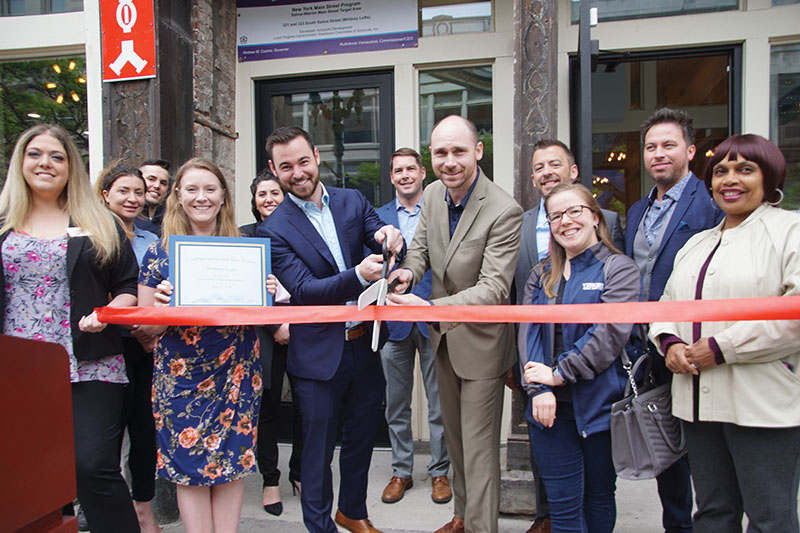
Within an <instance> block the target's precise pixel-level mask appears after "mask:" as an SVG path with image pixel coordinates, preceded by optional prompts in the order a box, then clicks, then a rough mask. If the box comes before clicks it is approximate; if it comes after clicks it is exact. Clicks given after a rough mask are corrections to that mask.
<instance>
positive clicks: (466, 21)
mask: <svg viewBox="0 0 800 533" xmlns="http://www.w3.org/2000/svg"><path fill="white" fill-rule="evenodd" d="M427 3H428V2H425V1H424V0H423V1H422V2H420V6H421V9H420V11H421V12H422V36H423V37H435V36H441V35H453V34H455V33H480V32H490V31H492V2H491V1H488V2H468V3H464V2H458V1H456V0H453V1H451V2H449V3H448V4H446V5H436V6H432V7H425V5H426V4H427Z"/></svg>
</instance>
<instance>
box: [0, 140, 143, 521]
mask: <svg viewBox="0 0 800 533" xmlns="http://www.w3.org/2000/svg"><path fill="white" fill-rule="evenodd" d="M0 250H2V269H0V278H2V282H3V290H2V291H0V310H2V315H0V316H2V321H3V333H5V334H6V335H13V336H15V337H23V338H28V339H33V340H40V341H47V342H55V343H58V344H60V345H61V346H63V347H64V349H65V350H66V352H67V355H68V356H69V373H70V381H71V383H72V386H71V392H72V413H73V425H74V436H75V470H76V480H77V492H78V498H79V499H80V502H81V506H82V508H83V510H84V512H85V514H86V519H87V521H88V523H89V527H90V528H91V530H92V531H93V532H94V533H104V532H113V533H127V532H138V531H139V525H138V522H137V520H136V514H135V513H134V510H133V505H132V503H131V498H130V495H129V494H128V486H127V485H126V484H125V480H124V479H123V478H122V474H121V472H120V467H119V455H120V447H119V443H120V438H121V431H122V425H121V419H122V404H123V399H124V394H125V384H126V383H127V382H128V378H127V377H126V374H125V362H124V360H123V358H122V350H123V348H122V341H121V339H120V335H119V330H118V328H117V327H116V326H109V327H106V324H103V323H101V322H99V321H98V320H97V316H96V315H95V313H94V312H93V308H95V307H101V306H104V305H108V306H112V307H113V306H119V307H125V306H133V305H136V274H137V272H138V269H137V266H136V259H135V257H134V255H133V250H132V249H131V246H130V244H128V243H127V240H126V239H125V235H124V232H123V231H122V229H121V228H120V227H119V226H118V225H117V224H116V223H115V222H114V218H113V216H112V215H111V213H109V212H108V211H107V210H106V209H105V208H104V207H103V206H102V204H101V203H100V202H99V201H98V199H97V197H96V196H95V195H94V194H92V191H91V185H90V182H89V177H88V176H87V175H86V170H85V168H84V163H83V160H82V159H81V156H80V154H79V152H78V149H77V147H76V146H75V143H74V142H73V141H72V140H71V139H70V137H69V134H67V132H66V131H65V130H64V129H62V128H61V127H59V126H53V125H48V124H42V125H38V126H34V127H32V128H29V129H28V130H26V131H25V132H24V133H23V134H22V135H21V136H20V138H19V140H18V141H17V144H16V146H15V147H14V153H13V154H12V156H11V161H10V163H9V167H8V175H7V176H6V182H5V185H4V186H3V192H2V193H0ZM32 386H35V383H33V384H32Z"/></svg>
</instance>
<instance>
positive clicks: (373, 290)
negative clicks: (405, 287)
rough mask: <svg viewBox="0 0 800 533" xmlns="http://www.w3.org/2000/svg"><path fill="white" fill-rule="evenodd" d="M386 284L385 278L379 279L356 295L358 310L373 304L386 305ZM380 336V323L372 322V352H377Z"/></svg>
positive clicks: (378, 321) (377, 321)
mask: <svg viewBox="0 0 800 533" xmlns="http://www.w3.org/2000/svg"><path fill="white" fill-rule="evenodd" d="M388 286H389V285H388V283H387V281H386V279H385V278H381V279H379V280H378V281H376V282H375V283H373V284H372V285H370V286H369V287H368V288H367V289H366V290H365V291H364V292H362V293H361V294H359V295H358V310H359V311H360V310H362V309H364V308H365V307H367V306H368V305H371V304H372V303H374V304H375V305H385V304H386V292H387V290H388ZM380 336H381V321H380V320H373V321H372V351H373V352H377V351H378V343H379V342H380Z"/></svg>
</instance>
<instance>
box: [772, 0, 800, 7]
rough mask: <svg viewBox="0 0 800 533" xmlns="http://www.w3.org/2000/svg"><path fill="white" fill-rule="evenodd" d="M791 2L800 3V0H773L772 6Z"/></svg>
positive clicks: (786, 4) (785, 4)
mask: <svg viewBox="0 0 800 533" xmlns="http://www.w3.org/2000/svg"><path fill="white" fill-rule="evenodd" d="M789 4H800V0H772V6H773V7H775V6H788V5H789Z"/></svg>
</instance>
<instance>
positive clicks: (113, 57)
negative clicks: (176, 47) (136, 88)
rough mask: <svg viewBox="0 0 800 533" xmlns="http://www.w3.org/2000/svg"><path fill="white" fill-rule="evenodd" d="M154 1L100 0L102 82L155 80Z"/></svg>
mask: <svg viewBox="0 0 800 533" xmlns="http://www.w3.org/2000/svg"><path fill="white" fill-rule="evenodd" d="M153 20H154V15H153V0H100V31H101V33H102V36H103V81H123V80H139V79H142V78H155V77H156V33H155V26H154V23H153Z"/></svg>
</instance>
